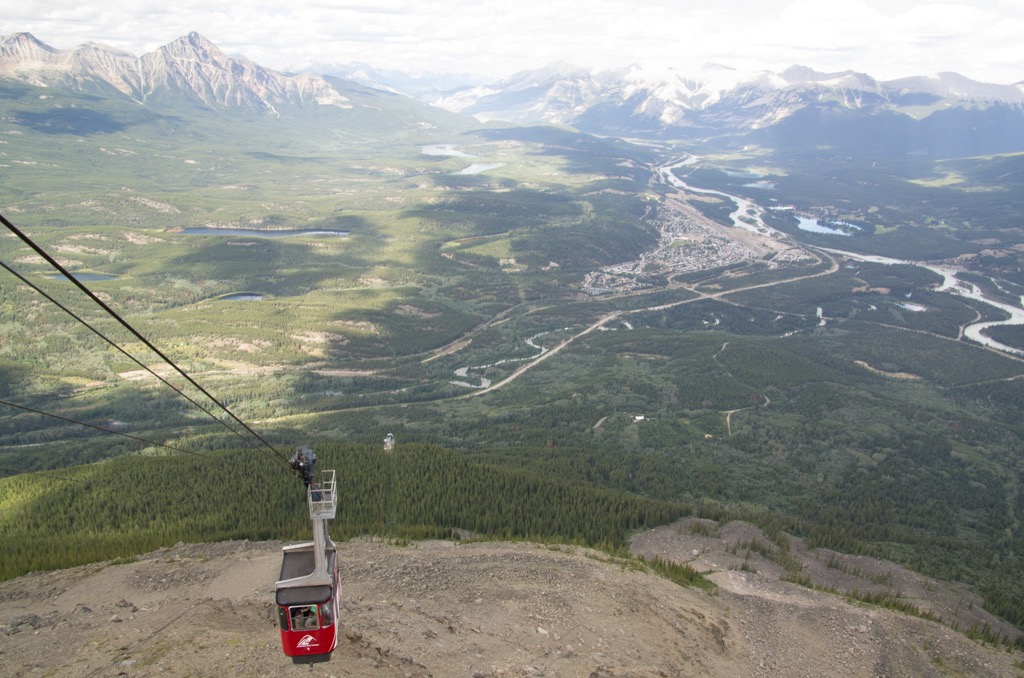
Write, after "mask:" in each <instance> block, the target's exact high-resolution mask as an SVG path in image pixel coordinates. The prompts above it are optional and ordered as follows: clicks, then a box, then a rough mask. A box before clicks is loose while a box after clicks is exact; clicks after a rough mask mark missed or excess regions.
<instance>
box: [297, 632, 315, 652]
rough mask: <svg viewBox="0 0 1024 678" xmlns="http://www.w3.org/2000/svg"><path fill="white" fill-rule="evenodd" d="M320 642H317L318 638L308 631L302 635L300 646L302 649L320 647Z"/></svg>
mask: <svg viewBox="0 0 1024 678" xmlns="http://www.w3.org/2000/svg"><path fill="white" fill-rule="evenodd" d="M319 646H320V643H318V642H316V638H314V637H313V636H311V635H309V634H308V633H307V634H306V635H304V636H302V640H300V641H299V643H298V645H297V646H296V647H298V648H299V649H300V650H308V649H309V648H311V647H319Z"/></svg>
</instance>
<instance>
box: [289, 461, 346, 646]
mask: <svg viewBox="0 0 1024 678" xmlns="http://www.w3.org/2000/svg"><path fill="white" fill-rule="evenodd" d="M307 499H308V502H309V517H310V519H311V520H312V522H313V541H312V542H307V543H304V544H294V545H291V546H285V547H284V548H283V551H284V555H283V558H282V561H281V575H280V579H278V582H277V585H276V587H275V588H276V590H277V595H276V603H277V618H278V623H279V625H280V628H281V646H282V648H283V649H284V653H285V654H286V655H288V656H289V657H291V658H292V661H294V662H296V663H305V662H311V661H326V660H328V659H330V654H331V652H333V651H334V648H335V647H337V645H338V614H339V611H340V608H341V602H340V601H341V581H340V580H339V579H338V562H337V550H336V548H335V546H334V542H332V541H331V538H330V536H329V535H328V534H327V521H328V520H331V519H333V518H334V515H335V512H336V510H337V496H336V485H335V476H334V471H325V472H324V473H323V475H322V479H321V480H320V482H312V483H310V485H309V486H308V489H307Z"/></svg>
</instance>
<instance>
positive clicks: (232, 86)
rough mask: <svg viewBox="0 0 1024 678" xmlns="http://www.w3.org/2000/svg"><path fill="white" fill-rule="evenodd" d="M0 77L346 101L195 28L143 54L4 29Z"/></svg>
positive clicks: (213, 97)
mask: <svg viewBox="0 0 1024 678" xmlns="http://www.w3.org/2000/svg"><path fill="white" fill-rule="evenodd" d="M0 77H4V78H9V79H13V80H18V81H21V82H25V83H27V84H31V85H35V86H43V87H52V86H64V87H68V88H71V89H74V90H80V91H95V90H100V91H102V90H104V89H106V88H109V87H112V88H114V89H115V90H117V91H118V92H120V93H121V94H123V95H126V96H128V97H130V98H132V99H134V100H135V101H138V102H140V103H146V102H148V101H150V100H151V99H153V98H158V97H160V96H166V95H171V96H185V97H187V98H189V99H192V100H193V101H195V102H198V103H201V104H203V105H206V106H213V107H222V108H240V109H244V110H248V111H252V112H258V113H270V114H273V113H275V112H276V108H277V107H278V106H281V105H285V104H288V105H308V104H316V105H320V106H332V107H337V108H349V107H350V106H351V104H350V102H349V100H348V99H347V98H346V97H345V96H344V95H343V94H342V93H341V92H339V91H338V90H337V89H336V88H335V87H334V86H333V85H332V84H331V83H330V82H328V81H327V80H326V79H325V78H323V77H321V76H318V75H314V74H311V73H302V74H298V75H285V74H282V73H279V72H277V71H273V70H270V69H267V68H263V67H262V66H260V65H259V64H256V63H255V62H252V61H249V60H248V59H244V58H239V57H230V56H228V55H227V54H225V53H224V52H222V51H221V50H220V49H219V48H218V47H217V46H216V45H214V44H213V43H212V42H210V41H209V40H207V39H206V38H204V37H203V36H201V35H199V34H198V33H195V32H193V33H189V34H188V35H186V36H183V37H181V38H179V39H177V40H175V41H173V42H171V43H169V44H167V45H164V46H163V47H161V48H159V49H157V50H156V51H154V52H150V53H148V54H145V55H143V56H141V57H136V56H134V55H132V54H129V53H127V52H123V51H120V50H116V49H113V48H111V47H108V46H106V45H101V44H99V43H94V42H90V43H86V44H84V45H80V46H78V47H75V48H73V49H69V50H58V49H54V48H53V47H50V46H48V45H46V44H44V43H42V42H40V41H39V40H37V39H36V38H35V37H34V36H32V35H31V34H29V33H16V34H13V35H6V36H3V37H2V38H0Z"/></svg>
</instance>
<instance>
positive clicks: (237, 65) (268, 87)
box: [0, 33, 1024, 157]
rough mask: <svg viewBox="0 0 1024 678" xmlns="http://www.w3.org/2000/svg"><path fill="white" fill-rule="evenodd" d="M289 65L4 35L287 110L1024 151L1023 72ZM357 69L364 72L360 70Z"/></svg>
mask: <svg viewBox="0 0 1024 678" xmlns="http://www.w3.org/2000/svg"><path fill="white" fill-rule="evenodd" d="M319 68H320V70H323V71H325V72H327V73H328V74H327V75H321V74H317V73H313V72H308V71H307V72H302V73H282V72H278V71H274V70H271V69H267V68H263V67H262V66H260V65H258V64H256V63H254V62H252V61H249V60H248V59H245V58H243V57H232V56H228V55H227V54H225V53H224V52H222V51H221V50H220V49H218V48H217V46H216V45H214V44H213V43H212V42H210V41H209V40H207V39H205V38H204V37H203V36H201V35H199V34H198V33H190V34H189V35H187V36H184V37H181V38H179V39H177V40H175V41H173V42H171V43H169V44H167V45H165V46H163V47H161V48H159V49H157V50H156V51H154V52H151V53H148V54H145V55H143V56H142V57H136V56H134V55H131V54H129V53H126V52H122V51H119V50H116V49H113V48H110V47H106V46H104V45H100V44H97V43H86V44H84V45H81V46H78V47H75V48H73V49H69V50H58V49H54V48H52V47H50V46H48V45H45V44H44V43H42V42H40V41H39V40H37V39H36V38H35V37H33V36H32V35H30V34H28V33H17V34H13V35H9V36H4V37H3V38H2V39H0V78H7V79H13V80H17V81H20V82H23V83H27V84H31V85H35V86H46V87H66V88H70V89H72V90H77V91H82V92H93V93H106V94H109V95H114V94H115V93H117V94H120V95H121V96H124V97H128V98H130V99H131V100H133V101H136V102H138V103H141V104H151V103H154V102H164V101H167V99H168V97H172V98H179V99H180V98H184V99H186V100H190V101H192V102H194V103H198V104H200V105H203V106H207V107H215V108H221V109H241V110H244V111H247V112H252V113H261V114H269V115H274V114H279V113H280V111H281V109H282V107H292V108H297V109H304V110H320V109H323V108H324V107H327V108H333V109H344V108H350V107H351V106H352V101H351V100H350V98H349V97H348V96H346V94H345V93H344V91H343V90H344V89H345V87H346V86H357V87H358V86H365V87H370V88H374V89H375V91H381V90H384V91H387V92H388V93H389V94H392V95H394V94H404V95H406V96H407V97H409V98H410V99H412V98H415V99H418V100H419V101H421V102H426V103H429V104H431V105H433V106H435V107H440V108H444V109H447V110H448V111H452V112H457V113H461V114H468V115H472V116H475V117H476V118H477V119H479V120H485V121H486V120H495V119H500V120H506V121H510V122H515V123H520V124H538V123H544V124H555V125H568V126H572V127H576V128H577V129H579V130H581V131H584V132H588V133H592V134H599V135H606V136H617V137H647V138H657V139H670V140H673V139H684V138H685V139H689V140H715V141H716V142H719V143H721V142H725V143H734V144H742V145H748V144H751V143H755V144H763V145H769V146H774V147H779V146H787V147H792V148H797V149H799V148H822V147H829V148H837V149H840V150H842V149H844V148H850V149H868V150H871V149H874V150H877V151H886V152H890V151H891V152H895V153H901V154H908V153H909V154H913V153H924V154H927V155H933V156H936V155H937V156H944V157H948V156H962V155H978V154H991V153H1009V152H1018V151H1024V82H1020V83H1017V84H1013V85H997V84H986V83H980V82H976V81H973V80H970V79H968V78H966V77H964V76H961V75H958V74H956V73H941V74H939V75H935V76H919V77H910V78H902V79H899V80H891V81H879V80H876V79H874V78H872V77H871V76H869V75H867V74H864V73H857V72H854V71H843V72H838V73H821V72H818V71H815V70H813V69H810V68H806V67H802V66H793V67H791V68H789V69H787V70H785V71H783V72H782V73H773V72H769V71H759V72H741V71H737V70H735V69H731V68H728V67H725V66H719V65H707V66H705V67H703V68H701V69H699V71H698V72H696V73H690V74H684V73H681V72H677V71H675V70H674V69H671V68H666V69H662V70H660V71H655V70H651V69H645V68H640V67H631V68H627V69H621V70H609V71H590V70H586V69H582V68H579V67H576V66H572V65H570V64H565V63H558V64H553V65H551V66H549V67H547V68H544V69H539V70H533V71H525V72H521V73H518V74H516V75H513V76H512V77H510V78H507V79H505V80H502V81H499V82H495V83H491V84H467V85H465V86H459V87H454V86H452V85H453V82H454V80H453V79H452V76H437V77H436V78H434V80H433V82H434V83H435V85H436V86H435V87H433V88H430V87H429V82H428V81H427V80H425V79H424V78H416V77H413V76H408V75H404V74H401V73H397V72H384V71H375V70H374V69H372V68H371V67H369V66H365V65H362V64H354V65H351V66H348V67H328V66H320V67H319ZM355 81H358V83H359V84H358V85H356V84H355Z"/></svg>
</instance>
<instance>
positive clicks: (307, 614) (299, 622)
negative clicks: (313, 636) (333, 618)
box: [292, 605, 319, 631]
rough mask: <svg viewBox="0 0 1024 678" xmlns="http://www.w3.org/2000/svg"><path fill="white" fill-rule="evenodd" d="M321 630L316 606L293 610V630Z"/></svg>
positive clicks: (304, 606)
mask: <svg viewBox="0 0 1024 678" xmlns="http://www.w3.org/2000/svg"><path fill="white" fill-rule="evenodd" d="M317 628H319V624H318V623H317V618H316V605H302V606H297V607H293V608H292V630H293V631H300V630H307V631H308V630H315V629H317Z"/></svg>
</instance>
